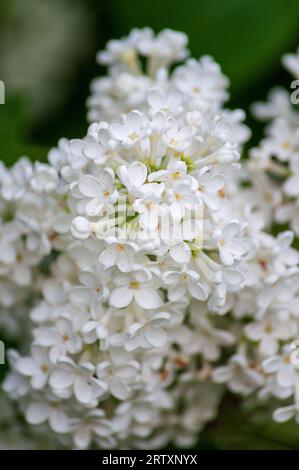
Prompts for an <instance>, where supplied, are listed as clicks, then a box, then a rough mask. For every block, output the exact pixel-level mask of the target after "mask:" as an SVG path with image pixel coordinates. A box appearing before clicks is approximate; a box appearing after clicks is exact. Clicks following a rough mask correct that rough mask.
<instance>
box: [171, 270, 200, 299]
mask: <svg viewBox="0 0 299 470" xmlns="http://www.w3.org/2000/svg"><path fill="white" fill-rule="evenodd" d="M163 280H164V283H165V285H166V286H170V288H169V290H168V294H167V295H168V298H169V300H171V301H172V302H175V301H177V300H179V299H180V298H181V297H184V296H185V295H186V293H187V292H188V293H189V295H191V297H194V298H195V299H198V300H202V301H203V300H206V299H207V297H208V290H207V287H206V286H205V285H204V284H202V283H201V282H200V276H199V274H198V273H196V272H195V271H181V272H180V271H166V272H165V273H164V274H163Z"/></svg>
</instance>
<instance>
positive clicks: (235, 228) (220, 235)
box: [214, 221, 247, 266]
mask: <svg viewBox="0 0 299 470" xmlns="http://www.w3.org/2000/svg"><path fill="white" fill-rule="evenodd" d="M241 234H242V227H241V226H240V224H239V223H238V222H237V221H231V222H228V223H226V224H225V225H224V227H223V228H222V230H220V229H216V231H215V232H214V237H215V239H216V241H217V246H218V249H219V255H220V258H221V261H222V262H223V263H224V264H226V265H228V266H231V265H232V264H233V263H234V261H235V260H239V259H241V257H242V256H245V255H246V253H247V246H246V244H245V242H244V241H243V240H242V239H241Z"/></svg>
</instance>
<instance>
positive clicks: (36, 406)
mask: <svg viewBox="0 0 299 470" xmlns="http://www.w3.org/2000/svg"><path fill="white" fill-rule="evenodd" d="M26 418H27V421H28V422H29V423H30V424H41V423H44V422H45V421H49V425H50V427H51V429H52V430H53V431H55V432H57V433H66V432H68V431H69V430H70V419H69V418H68V417H67V415H66V414H65V413H64V411H63V409H62V407H61V406H60V404H59V403H58V402H55V401H54V400H53V401H52V402H51V401H44V402H34V401H33V402H32V403H31V404H30V405H29V406H28V408H27V410H26Z"/></svg>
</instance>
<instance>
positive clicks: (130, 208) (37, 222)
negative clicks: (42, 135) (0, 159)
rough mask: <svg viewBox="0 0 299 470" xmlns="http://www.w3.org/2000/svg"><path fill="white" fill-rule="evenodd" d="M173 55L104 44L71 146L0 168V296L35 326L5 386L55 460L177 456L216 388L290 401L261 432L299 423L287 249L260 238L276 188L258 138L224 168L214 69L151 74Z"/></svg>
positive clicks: (236, 142) (205, 415)
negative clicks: (85, 124) (118, 453)
mask: <svg viewBox="0 0 299 470" xmlns="http://www.w3.org/2000/svg"><path fill="white" fill-rule="evenodd" d="M186 45H187V39H186V36H185V35H184V34H182V33H178V32H174V31H169V30H165V31H162V32H161V33H159V34H158V35H157V36H155V35H154V34H153V32H152V31H151V30H150V29H143V30H133V31H132V33H131V34H130V35H129V36H128V37H127V38H124V39H122V40H120V41H111V42H109V43H108V46H107V49H106V50H105V51H104V52H101V53H100V54H99V60H100V62H101V63H103V64H106V65H108V67H109V69H108V75H107V77H104V78H100V79H97V80H96V81H95V82H94V85H93V94H92V96H91V98H90V100H89V104H90V118H91V119H92V120H95V121H96V122H93V123H92V124H91V125H90V127H89V129H88V132H87V135H86V136H85V137H84V138H83V139H74V140H71V141H68V140H66V139H61V141H60V142H59V146H58V148H56V149H53V150H51V152H50V154H49V158H48V163H36V164H35V165H32V164H30V163H29V162H28V161H27V160H20V162H19V163H17V164H16V165H15V166H14V167H13V168H12V169H9V170H8V169H6V168H4V167H3V168H2V169H1V173H0V176H1V180H0V181H1V188H0V189H1V191H0V193H1V197H2V200H3V219H2V226H1V231H0V243H2V244H3V247H4V249H3V250H2V249H1V250H0V261H1V264H0V269H1V279H2V278H3V282H4V287H3V290H4V291H5V295H8V293H9V292H10V291H9V289H8V286H12V294H11V298H12V301H11V302H10V303H8V306H9V307H10V306H14V305H15V304H17V303H18V302H19V303H20V304H21V305H23V304H24V303H25V299H28V298H30V299H31V302H32V303H31V305H30V307H28V308H27V310H29V309H30V318H31V320H32V321H33V323H34V326H33V327H32V338H33V339H32V342H31V345H30V347H27V355H20V354H19V353H16V352H14V351H12V352H11V361H12V369H11V372H10V374H9V375H8V376H7V378H6V381H5V383H4V388H5V390H6V391H7V392H8V393H9V394H10V395H11V396H12V397H14V398H17V399H18V400H19V401H20V403H21V408H22V410H23V411H24V413H25V415H26V419H27V421H28V423H30V424H32V425H40V426H41V433H42V432H44V431H43V430H44V429H48V426H49V427H50V429H51V430H52V438H53V439H54V440H55V439H56V442H57V443H58V444H57V445H59V446H62V447H75V448H90V447H95V448H99V447H100V448H113V447H115V448H119V447H122V448H124V447H125V448H127V447H132V448H137V447H138V448H158V447H163V446H166V445H167V444H169V442H170V441H172V442H174V443H175V444H176V445H179V446H182V447H186V446H191V445H192V444H194V442H196V439H197V433H198V431H199V430H201V429H202V428H203V426H204V425H205V424H206V423H207V422H209V421H211V420H213V419H214V418H215V417H216V414H217V409H218V405H219V403H220V400H221V397H222V394H223V392H224V391H225V389H228V390H230V391H231V392H234V393H237V394H241V395H242V396H244V397H248V396H250V397H251V398H252V399H254V400H255V402H256V404H259V403H260V402H262V403H265V402H266V403H267V404H268V403H269V402H271V400H269V398H271V399H272V398H273V397H275V399H286V400H289V402H287V407H286V408H282V409H281V408H278V410H276V411H275V413H274V419H276V420H277V421H284V420H286V419H289V418H291V417H293V416H297V414H296V413H297V411H298V410H299V405H298V403H299V402H298V401H296V400H297V398H296V397H297V396H298V393H297V388H298V376H297V374H298V373H297V369H296V366H295V365H294V363H293V362H294V361H293V362H292V361H291V359H290V354H291V351H292V349H291V346H290V345H291V343H292V341H293V340H294V339H296V335H297V332H298V326H299V315H298V308H299V253H298V252H297V250H296V249H295V248H293V247H292V244H293V240H294V234H293V232H292V231H290V230H286V231H284V232H281V233H280V234H278V235H277V236H273V235H272V234H271V233H270V231H269V228H270V227H271V225H272V222H273V217H274V212H275V211H274V209H275V204H277V205H279V204H281V202H282V200H283V197H284V196H283V195H282V193H283V191H285V188H286V187H289V186H291V187H292V182H291V183H290V181H289V180H287V181H286V182H284V183H283V185H282V187H279V185H278V183H277V182H272V180H271V179H270V177H269V176H268V173H267V171H266V170H268V169H269V168H267V167H266V164H267V162H268V163H270V162H272V159H271V156H272V150H271V152H270V150H269V154H268V156H266V157H265V155H267V151H266V150H264V148H266V147H268V144H267V145H266V144H265V145H264V143H263V142H262V144H261V146H260V148H259V149H258V150H254V151H253V152H252V158H251V159H250V162H249V164H246V165H243V167H241V165H240V163H238V160H239V157H240V151H241V150H242V143H243V142H244V141H245V140H246V139H247V138H248V136H249V132H248V129H247V128H246V126H245V125H244V124H243V123H242V121H243V119H244V114H243V112H242V111H240V110H236V111H230V110H227V109H224V108H223V103H224V101H225V99H226V98H227V84H228V82H227V80H226V78H225V77H223V75H222V73H221V71H220V68H219V66H218V65H217V64H216V63H214V62H213V60H212V59H211V58H209V57H204V58H202V59H201V60H199V61H196V60H194V59H187V60H186V62H184V63H183V64H182V65H178V66H177V67H175V68H174V69H173V71H172V72H171V73H170V72H169V71H168V70H167V68H168V67H169V66H170V65H173V64H174V63H176V62H181V61H182V60H184V59H185V58H186V56H187V50H186ZM141 59H142V60H141ZM144 63H145V69H143V68H142V65H141V64H144ZM172 68H173V67H172ZM126 85H127V86H126ZM275 99H276V98H275ZM279 100H281V97H279V99H278V101H279ZM279 102H280V101H279ZM262 109H263V112H264V114H265V113H270V114H271V113H272V115H273V114H275V112H277V111H278V109H279V106H278V105H277V106H276V105H275V103H274V104H273V103H272V105H271V107H264V108H262ZM283 109H285V108H283ZM286 114H287V113H286ZM285 119H286V118H285ZM293 125H295V124H293ZM289 135H290V137H291V138H292V139H295V136H294V130H293V128H292V130H291V129H289ZM278 136H280V137H281V135H280V133H279V132H278V134H277V138H278ZM269 140H271V138H270V137H269ZM271 142H272V140H271ZM269 145H270V144H269ZM272 148H273V147H272ZM284 150H286V149H284ZM278 153H279V152H277V158H278V160H279V157H278ZM258 155H263V157H262V158H260V157H259V156H258ZM279 155H280V154H279ZM281 155H282V154H281ZM281 155H280V156H281ZM284 155H285V154H284ZM291 157H292V165H294V162H293V160H295V156H294V155H293V154H291V153H290V158H291ZM293 157H294V158H293ZM283 158H285V157H283ZM283 158H282V159H281V160H282V161H287V160H286V158H285V159H284V160H283ZM260 163H261V164H262V165H260ZM273 165H274V166H275V167H276V166H277V165H279V163H277V162H273ZM298 173H299V172H298ZM2 200H1V201H2ZM1 208H2V205H1ZM7 208H10V210H11V217H10V218H9V219H8V218H7V216H5V215H4V214H6V211H7ZM1 210H2V209H1ZM7 224H12V228H11V227H10V226H9V230H7ZM12 234H13V236H12ZM2 265H3V269H2ZM2 272H3V274H2ZM15 286H21V287H22V289H20V288H19V287H18V288H17V289H16V288H15ZM23 289H24V296H23V297H22V298H20V299H18V298H17V296H18V295H19V292H22V291H23ZM3 298H5V297H3ZM298 391H299V389H298ZM46 432H47V431H46Z"/></svg>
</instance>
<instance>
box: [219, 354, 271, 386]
mask: <svg viewBox="0 0 299 470" xmlns="http://www.w3.org/2000/svg"><path fill="white" fill-rule="evenodd" d="M213 380H214V381H215V382H216V383H227V385H228V388H229V389H230V390H231V391H232V392H234V393H240V394H243V395H248V394H249V393H251V392H252V391H253V390H254V389H256V388H257V387H259V386H261V385H262V384H263V377H262V375H261V374H260V373H259V372H258V371H256V370H254V369H253V368H252V367H250V366H249V365H248V362H247V360H246V358H245V357H244V356H242V355H235V356H233V357H232V358H231V359H230V361H229V364H228V365H227V366H223V367H218V368H216V369H214V372H213Z"/></svg>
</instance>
